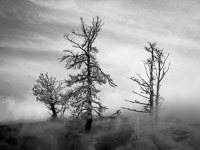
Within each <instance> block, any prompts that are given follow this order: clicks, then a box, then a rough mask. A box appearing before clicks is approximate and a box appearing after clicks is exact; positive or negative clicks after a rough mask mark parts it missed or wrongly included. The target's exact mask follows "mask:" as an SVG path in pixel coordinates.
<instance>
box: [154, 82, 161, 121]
mask: <svg viewBox="0 0 200 150" xmlns="http://www.w3.org/2000/svg"><path fill="white" fill-rule="evenodd" d="M159 90H160V87H159V83H157V90H156V99H155V121H156V123H157V122H158V103H159V95H160V94H159Z"/></svg>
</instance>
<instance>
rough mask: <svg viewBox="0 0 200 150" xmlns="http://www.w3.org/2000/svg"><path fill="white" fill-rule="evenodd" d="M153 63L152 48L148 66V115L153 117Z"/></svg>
mask: <svg viewBox="0 0 200 150" xmlns="http://www.w3.org/2000/svg"><path fill="white" fill-rule="evenodd" d="M153 65H154V50H153V49H152V52H151V67H150V97H149V101H150V102H149V104H150V115H151V117H152V118H153V116H154V106H153V103H154V100H153V98H154V89H153V80H154V77H153Z"/></svg>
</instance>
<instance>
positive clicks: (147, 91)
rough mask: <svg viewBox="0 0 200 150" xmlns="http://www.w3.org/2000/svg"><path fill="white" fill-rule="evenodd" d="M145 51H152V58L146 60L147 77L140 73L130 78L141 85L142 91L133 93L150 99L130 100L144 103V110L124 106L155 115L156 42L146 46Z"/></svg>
mask: <svg viewBox="0 0 200 150" xmlns="http://www.w3.org/2000/svg"><path fill="white" fill-rule="evenodd" d="M144 48H145V51H147V52H149V53H150V58H148V59H147V60H146V61H144V68H145V71H146V78H147V79H145V78H143V77H141V76H140V75H139V74H136V75H137V77H131V78H130V79H131V80H133V81H134V82H136V83H137V84H138V85H139V87H140V90H141V91H140V93H138V92H136V91H133V93H135V94H137V95H139V96H141V97H143V98H146V99H147V100H148V102H147V103H141V102H139V101H137V100H135V101H129V100H126V101H128V102H131V103H136V104H140V105H143V108H144V109H143V110H136V109H130V108H124V107H122V108H123V109H128V110H131V111H136V112H143V113H149V114H150V115H151V116H153V115H154V74H153V72H154V60H155V59H154V44H153V43H149V47H144Z"/></svg>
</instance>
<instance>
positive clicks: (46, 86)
mask: <svg viewBox="0 0 200 150" xmlns="http://www.w3.org/2000/svg"><path fill="white" fill-rule="evenodd" d="M63 88H64V87H63V85H62V82H60V81H57V80H56V78H55V77H52V76H51V77H49V75H48V73H45V74H43V73H41V74H40V76H39V78H38V79H37V80H36V84H35V85H34V87H33V89H32V91H33V94H34V95H35V96H36V100H37V101H40V102H42V103H44V104H45V106H46V107H47V108H48V109H49V110H51V113H50V112H49V113H50V114H51V117H52V118H53V119H55V118H57V115H58V113H61V116H62V115H63V114H64V112H65V110H66V108H67V103H66V101H65V100H64V95H63V94H62V90H63Z"/></svg>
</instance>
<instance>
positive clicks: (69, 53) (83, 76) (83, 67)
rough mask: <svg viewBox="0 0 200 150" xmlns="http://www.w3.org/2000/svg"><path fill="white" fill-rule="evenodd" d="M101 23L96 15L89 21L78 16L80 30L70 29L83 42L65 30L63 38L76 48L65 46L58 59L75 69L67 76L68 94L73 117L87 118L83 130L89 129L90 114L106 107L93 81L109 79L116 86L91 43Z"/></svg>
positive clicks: (100, 111) (99, 112) (101, 111)
mask: <svg viewBox="0 0 200 150" xmlns="http://www.w3.org/2000/svg"><path fill="white" fill-rule="evenodd" d="M102 25H103V24H102V22H101V20H100V19H99V17H97V18H96V19H95V18H94V19H93V21H92V25H87V24H86V23H85V22H84V21H83V19H82V18H81V33H77V32H75V31H74V30H72V34H73V35H74V36H76V37H78V38H81V39H82V43H80V42H77V41H75V40H73V39H72V38H70V37H69V35H68V34H65V35H64V38H65V39H66V40H67V41H69V42H70V43H72V44H73V48H75V49H76V50H78V51H77V52H74V51H75V50H74V51H73V50H64V52H65V53H66V55H65V56H63V57H62V58H61V61H64V60H65V62H66V65H65V68H66V69H75V70H78V73H77V74H70V75H69V80H66V83H67V85H68V86H69V87H72V86H73V88H72V89H71V91H69V93H68V94H67V95H71V96H70V99H71V101H70V104H71V106H72V107H73V108H74V109H73V111H72V117H73V118H79V117H83V118H85V119H86V120H87V121H86V124H85V130H86V131H89V130H90V129H91V125H92V118H93V116H94V115H98V116H102V113H103V111H104V110H105V109H106V107H105V106H103V105H102V102H101V100H100V99H99V98H98V96H97V94H98V93H99V92H100V90H99V89H97V88H96V84H99V85H102V84H106V83H107V82H108V83H109V84H110V85H111V86H112V87H115V86H116V84H115V83H114V82H113V80H112V79H111V78H110V75H109V74H106V73H104V72H103V71H102V69H101V68H100V66H99V63H98V62H97V59H96V53H98V49H97V48H96V47H94V46H93V43H94V41H95V39H96V38H97V36H98V34H99V32H100V30H101V27H102Z"/></svg>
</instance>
